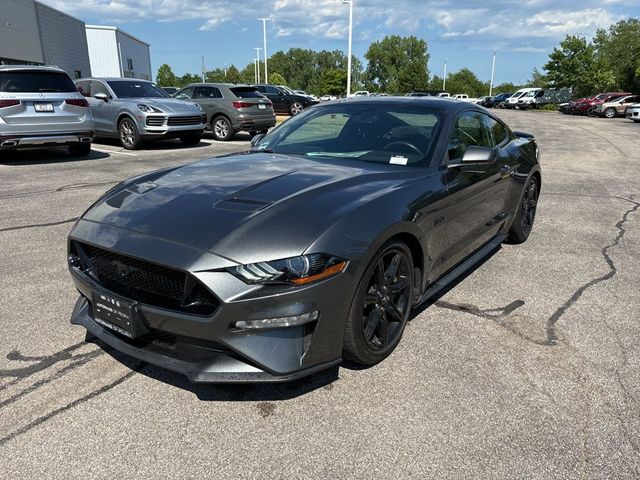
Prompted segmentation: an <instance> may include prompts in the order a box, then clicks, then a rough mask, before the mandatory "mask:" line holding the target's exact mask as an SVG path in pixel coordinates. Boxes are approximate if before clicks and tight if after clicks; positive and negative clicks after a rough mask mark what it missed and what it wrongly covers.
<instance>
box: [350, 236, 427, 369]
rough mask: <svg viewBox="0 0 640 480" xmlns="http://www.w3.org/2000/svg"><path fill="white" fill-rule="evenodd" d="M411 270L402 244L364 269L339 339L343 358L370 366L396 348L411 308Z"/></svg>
mask: <svg viewBox="0 0 640 480" xmlns="http://www.w3.org/2000/svg"><path fill="white" fill-rule="evenodd" d="M413 284H414V268H413V260H412V258H411V251H410V250H409V248H408V247H407V246H406V245H405V244H404V243H402V242H399V241H392V242H390V243H387V244H386V245H384V246H383V247H382V248H381V249H380V250H379V251H378V253H376V255H375V256H374V257H373V260H372V261H371V263H370V264H369V266H368V267H367V268H366V270H365V272H364V274H363V276H362V279H361V280H360V283H359V284H358V288H357V290H356V293H355V295H354V298H353V301H352V304H351V309H350V311H349V317H348V319H347V325H346V328H345V333H344V339H343V357H344V358H345V359H347V360H350V361H352V362H354V363H357V364H360V365H365V366H371V365H375V364H377V363H379V362H381V361H382V360H384V359H385V358H387V357H388V356H389V355H390V354H391V352H393V350H394V349H395V348H396V347H397V345H398V343H400V339H401V338H402V334H403V332H404V329H405V327H406V325H407V321H408V320H409V315H410V314H411V310H412V307H413V303H414V302H413V295H414V287H413Z"/></svg>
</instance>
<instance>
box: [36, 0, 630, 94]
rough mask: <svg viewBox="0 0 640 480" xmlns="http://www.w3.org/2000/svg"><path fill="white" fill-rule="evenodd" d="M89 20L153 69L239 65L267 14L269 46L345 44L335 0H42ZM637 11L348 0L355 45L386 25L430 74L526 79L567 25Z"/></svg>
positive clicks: (536, 3) (517, 0)
mask: <svg viewBox="0 0 640 480" xmlns="http://www.w3.org/2000/svg"><path fill="white" fill-rule="evenodd" d="M41 1H43V2H44V3H47V4H49V5H52V6H53V7H55V8H58V9H60V10H62V11H64V12H66V13H69V14H72V15H74V16H76V17H78V18H80V19H81V20H83V21H85V22H86V23H88V24H101V25H106V24H108V25H115V26H118V27H120V28H122V29H123V30H125V31H127V32H129V33H131V34H133V35H135V36H137V37H139V38H141V39H143V40H145V41H146V42H148V43H150V44H151V61H152V66H153V69H154V74H155V71H156V70H157V68H158V67H159V66H160V65H161V64H163V63H168V64H170V65H171V66H172V67H173V69H174V72H175V73H177V74H183V73H186V72H193V73H198V72H199V71H200V68H201V67H200V64H201V56H202V55H204V56H205V64H206V67H207V68H208V69H211V68H215V67H222V66H223V65H224V64H225V63H226V64H228V65H230V64H235V65H236V66H239V67H240V68H242V67H244V66H245V65H246V64H248V63H250V61H251V58H253V57H254V56H255V50H253V49H254V47H262V22H259V21H258V20H257V19H258V17H270V18H271V19H272V20H271V21H270V22H268V24H267V25H268V31H267V34H268V42H269V43H268V48H269V52H270V53H274V52H276V51H277V50H287V49H289V48H291V47H301V48H312V49H317V50H320V49H328V50H334V49H341V50H344V51H346V49H347V31H348V11H349V7H348V5H343V4H342V0H243V1H238V0H236V1H232V0H83V1H82V2H78V1H77V0H41ZM630 16H633V17H638V16H640V0H599V1H596V0H581V1H579V2H577V1H576V0H494V1H487V0H481V1H478V0H354V44H353V51H354V54H355V55H357V56H358V57H360V58H363V56H364V53H365V52H366V50H367V48H368V46H369V44H370V43H371V42H372V41H375V40H379V39H381V38H383V37H384V36H385V35H390V34H397V35H415V36H417V37H419V38H423V39H424V40H426V41H427V44H428V48H429V53H430V55H431V58H430V60H429V65H428V66H429V71H430V73H431V75H433V74H438V75H442V71H443V66H444V60H445V58H446V59H447V64H448V65H447V69H448V71H449V72H451V71H456V70H458V69H460V68H463V67H469V68H471V69H472V70H473V71H474V72H476V74H477V75H478V76H479V77H480V78H481V79H483V80H488V79H489V78H490V76H491V57H492V51H493V49H497V51H498V53H497V63H496V78H495V83H501V82H504V81H512V82H514V83H518V82H524V81H525V80H526V79H527V78H529V75H530V73H531V71H532V69H533V67H538V68H540V67H541V66H542V65H544V63H545V62H546V60H547V56H548V53H549V52H550V51H551V49H552V48H553V47H554V46H555V45H556V44H557V43H558V42H559V41H560V40H562V39H563V38H564V36H565V35H566V34H576V33H578V34H582V35H585V36H587V37H591V35H593V33H594V32H595V30H596V29H597V28H599V27H606V26H608V25H610V24H611V23H614V22H616V21H618V20H620V19H623V18H628V17H630Z"/></svg>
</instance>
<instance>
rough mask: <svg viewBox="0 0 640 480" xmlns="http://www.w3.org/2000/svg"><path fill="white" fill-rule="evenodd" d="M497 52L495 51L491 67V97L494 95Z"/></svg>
mask: <svg viewBox="0 0 640 480" xmlns="http://www.w3.org/2000/svg"><path fill="white" fill-rule="evenodd" d="M496 51H497V50H495V49H494V50H493V64H492V65H491V83H490V84H489V96H491V94H492V93H493V74H494V73H495V71H496Z"/></svg>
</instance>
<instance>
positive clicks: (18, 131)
mask: <svg viewBox="0 0 640 480" xmlns="http://www.w3.org/2000/svg"><path fill="white" fill-rule="evenodd" d="M88 107H89V104H88V103H87V101H86V100H85V99H84V98H83V97H82V95H80V93H78V91H77V90H76V87H75V86H74V84H73V81H72V80H71V78H70V77H69V75H67V73H66V72H65V71H64V70H61V69H59V68H57V67H34V66H26V65H11V66H9V65H4V66H0V151H3V150H14V149H22V148H40V147H44V148H47V147H60V146H63V147H69V152H70V153H71V155H73V156H86V155H88V154H89V152H91V141H92V140H93V135H94V126H93V125H94V124H93V118H92V117H91V111H90V110H89V108H88Z"/></svg>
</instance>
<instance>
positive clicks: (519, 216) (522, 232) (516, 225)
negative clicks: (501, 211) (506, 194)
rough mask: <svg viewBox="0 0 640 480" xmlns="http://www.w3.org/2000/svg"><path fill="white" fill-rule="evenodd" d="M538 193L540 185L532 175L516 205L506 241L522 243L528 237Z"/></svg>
mask: <svg viewBox="0 0 640 480" xmlns="http://www.w3.org/2000/svg"><path fill="white" fill-rule="evenodd" d="M539 195H540V185H539V184H538V179H537V178H536V177H535V176H534V177H531V178H530V179H529V181H528V182H527V185H526V187H525V189H524V193H523V195H522V200H520V205H519V206H518V212H517V213H516V216H515V218H514V219H513V224H512V225H511V228H510V229H509V234H508V236H507V243H514V244H518V243H523V242H525V241H526V240H527V238H529V235H530V234H531V230H532V229H533V222H534V221H535V218H536V210H537V208H538V196H539Z"/></svg>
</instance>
